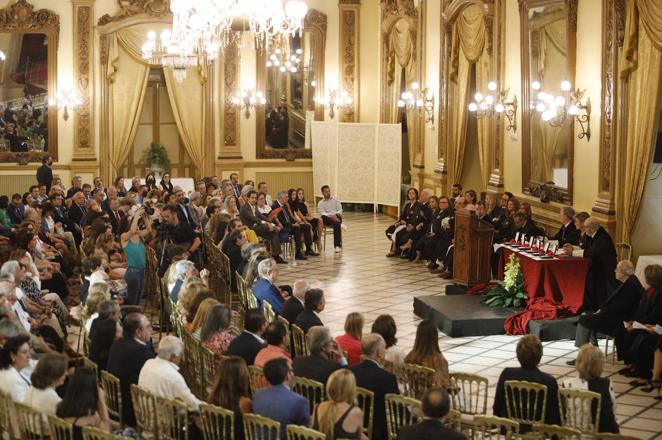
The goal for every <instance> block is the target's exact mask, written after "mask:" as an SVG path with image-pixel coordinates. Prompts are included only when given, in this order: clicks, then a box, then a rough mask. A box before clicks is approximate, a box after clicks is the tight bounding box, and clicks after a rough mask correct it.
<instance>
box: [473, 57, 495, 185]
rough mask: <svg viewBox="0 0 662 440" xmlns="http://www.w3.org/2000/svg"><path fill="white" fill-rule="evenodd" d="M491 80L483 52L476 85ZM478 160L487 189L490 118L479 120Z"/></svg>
mask: <svg viewBox="0 0 662 440" xmlns="http://www.w3.org/2000/svg"><path fill="white" fill-rule="evenodd" d="M491 79H492V78H490V56H489V55H488V53H487V51H486V50H485V51H483V55H482V56H481V57H480V58H479V59H478V62H477V63H476V84H487V83H488V82H490V81H491ZM477 122H478V124H477V125H478V159H479V161H480V175H481V178H482V184H483V188H487V184H488V183H489V181H490V174H491V173H492V170H491V169H490V145H489V143H488V142H489V136H490V127H491V125H492V124H491V123H490V120H489V118H480V119H478V121H477Z"/></svg>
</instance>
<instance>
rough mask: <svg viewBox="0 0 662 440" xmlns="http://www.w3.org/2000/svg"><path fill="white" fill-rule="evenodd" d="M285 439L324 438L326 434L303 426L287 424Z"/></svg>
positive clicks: (323, 439) (309, 439) (312, 439)
mask: <svg viewBox="0 0 662 440" xmlns="http://www.w3.org/2000/svg"><path fill="white" fill-rule="evenodd" d="M285 432H287V440H326V435H325V434H324V433H321V432H319V431H315V430H314V429H310V428H306V427H305V426H297V425H287V428H286V431H285Z"/></svg>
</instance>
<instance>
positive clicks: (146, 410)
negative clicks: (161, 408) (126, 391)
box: [131, 384, 159, 438]
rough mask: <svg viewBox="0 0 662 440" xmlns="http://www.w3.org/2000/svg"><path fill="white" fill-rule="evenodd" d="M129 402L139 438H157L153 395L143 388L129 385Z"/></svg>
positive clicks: (157, 431)
mask: <svg viewBox="0 0 662 440" xmlns="http://www.w3.org/2000/svg"><path fill="white" fill-rule="evenodd" d="M131 400H132V402H133V411H134V412H135V414H136V430H137V431H138V433H139V434H140V436H141V437H154V438H159V430H158V424H157V423H156V399H155V397H154V395H153V394H152V393H150V392H149V391H147V390H146V389H145V388H143V387H140V386H138V385H136V384H131Z"/></svg>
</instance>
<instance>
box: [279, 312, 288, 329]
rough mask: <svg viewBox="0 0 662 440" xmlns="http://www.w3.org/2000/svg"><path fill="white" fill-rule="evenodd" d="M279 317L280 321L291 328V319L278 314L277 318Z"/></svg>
mask: <svg viewBox="0 0 662 440" xmlns="http://www.w3.org/2000/svg"><path fill="white" fill-rule="evenodd" d="M277 319H278V320H279V321H280V322H282V323H283V324H284V325H285V327H286V328H287V329H288V330H289V329H290V321H288V320H287V319H285V318H283V316H282V315H278V318H277Z"/></svg>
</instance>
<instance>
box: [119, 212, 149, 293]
mask: <svg viewBox="0 0 662 440" xmlns="http://www.w3.org/2000/svg"><path fill="white" fill-rule="evenodd" d="M122 224H123V225H124V228H123V229H122V233H121V234H120V243H121V245H122V249H124V255H125V257H126V272H125V273H124V281H126V288H127V289H126V290H127V297H126V302H125V304H126V305H138V304H140V300H141V299H142V295H143V289H144V286H145V269H146V267H147V254H146V251H145V242H144V241H145V240H148V239H149V237H150V236H151V235H152V220H151V219H150V218H149V214H148V213H147V212H146V210H145V208H144V207H141V208H138V210H137V211H136V212H135V214H134V215H133V217H132V218H130V220H128V221H126V222H122Z"/></svg>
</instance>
